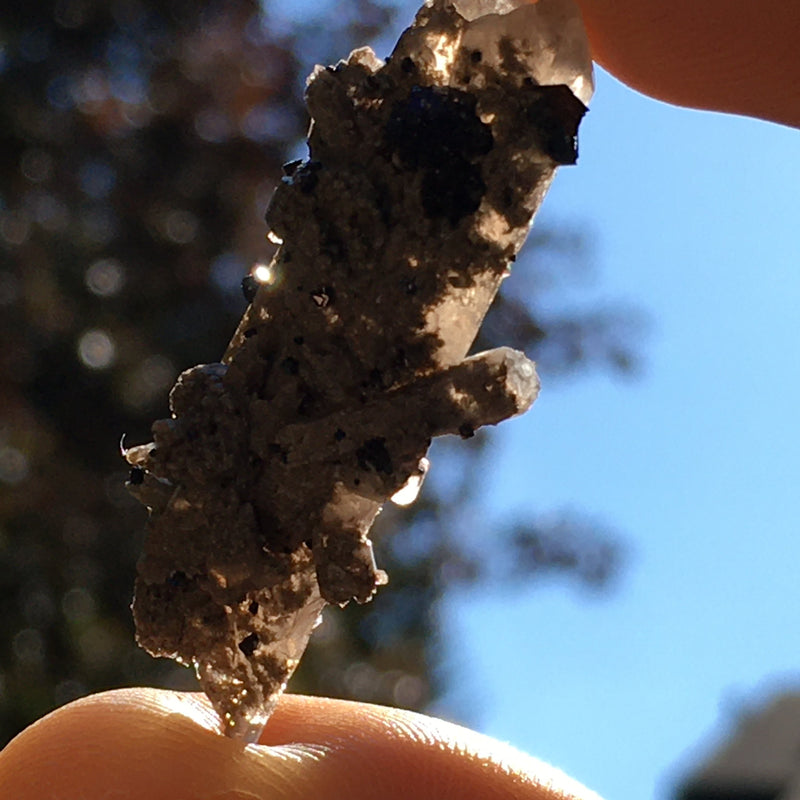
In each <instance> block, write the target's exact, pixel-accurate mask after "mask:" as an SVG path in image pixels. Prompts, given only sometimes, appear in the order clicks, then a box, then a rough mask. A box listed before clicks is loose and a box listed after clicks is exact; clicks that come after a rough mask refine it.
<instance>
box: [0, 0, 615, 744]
mask: <svg viewBox="0 0 800 800" xmlns="http://www.w3.org/2000/svg"><path fill="white" fill-rule="evenodd" d="M390 19H391V11H390V10H388V9H387V8H385V7H382V6H380V5H377V4H374V3H373V2H372V0H351V1H350V2H343V3H341V4H340V7H339V8H338V11H337V13H332V14H331V15H330V17H329V19H327V20H326V22H325V26H324V35H323V36H321V35H320V27H319V25H317V26H314V25H312V24H310V23H308V22H305V23H304V22H303V21H302V20H299V21H297V22H295V23H294V24H293V25H287V24H286V21H285V20H282V21H281V22H280V24H278V21H277V20H276V19H274V18H273V16H272V14H271V10H270V7H269V5H268V4H266V5H264V6H260V5H259V4H258V3H257V2H256V0H225V1H224V2H209V0H158V2H156V0H36V1H35V2H30V0H28V1H27V2H21V0H5V2H4V3H3V7H2V10H1V11H0V337H2V339H1V340H0V344H1V345H2V346H0V396H1V397H2V404H1V405H0V608H2V611H3V613H2V615H0V745H2V744H3V743H5V741H7V740H8V739H9V738H10V737H11V736H13V735H14V734H15V733H16V732H17V731H19V730H20V729H21V728H22V727H23V726H25V725H27V724H28V723H30V722H31V721H32V720H33V719H35V718H36V717H38V716H40V715H41V714H43V713H45V712H47V711H48V710H50V709H52V708H53V707H54V706H56V705H59V704H62V703H64V702H67V701H69V700H71V699H73V698H75V697H77V696H79V695H82V694H85V693H87V692H90V691H95V690H99V689H104V688H110V687H117V686H124V685H134V684H153V685H162V686H171V687H190V686H193V677H192V675H191V674H190V672H189V671H188V670H185V669H183V668H181V667H177V666H175V665H174V664H172V663H171V662H164V661H155V660H153V659H151V658H149V657H148V656H147V655H145V654H144V653H143V652H142V651H140V650H138V648H137V647H136V646H135V644H134V641H133V626H132V621H131V617H130V611H129V604H130V600H131V588H132V585H133V576H134V570H135V563H136V558H137V556H138V552H139V550H140V546H141V542H142V529H143V524H144V511H143V510H142V509H141V508H140V506H139V505H138V503H136V502H134V501H133V500H132V499H131V498H129V497H128V496H127V493H126V492H125V490H124V487H123V483H124V480H125V477H126V475H125V472H124V471H123V470H122V461H121V459H120V457H119V453H118V449H117V443H118V442H119V439H120V435H121V434H122V433H123V432H124V433H125V434H126V435H127V441H128V442H129V443H139V442H142V441H146V440H148V439H149V438H150V437H149V425H150V423H151V422H152V421H153V420H154V419H157V418H159V417H163V416H166V414H167V409H166V395H167V392H168V389H169V387H170V386H171V384H172V382H173V380H174V379H175V377H176V376H177V374H178V372H179V371H181V370H182V369H185V368H187V367H189V366H191V365H194V364H195V363H202V362H207V361H215V360H217V359H218V358H219V356H220V355H221V353H222V351H223V349H224V347H225V344H226V343H227V340H228V338H229V337H230V335H231V333H232V332H233V330H234V328H235V325H236V322H237V319H238V317H239V316H240V314H241V313H242V311H243V309H244V305H245V304H244V300H243V298H242V297H241V294H240V291H239V285H240V282H241V279H242V277H243V275H244V274H245V273H246V272H247V270H248V269H249V268H250V266H251V265H252V264H253V263H254V262H256V261H263V260H265V259H268V258H269V257H270V253H271V246H270V245H269V243H268V242H267V241H265V237H264V234H265V228H264V225H263V222H262V215H263V211H264V208H265V205H266V202H267V200H268V198H269V195H270V193H271V191H272V189H273V187H274V185H275V182H276V181H278V180H280V175H281V170H280V168H281V164H282V162H283V161H284V160H286V158H287V155H288V154H289V153H290V152H291V148H292V147H296V145H297V143H298V141H299V140H300V139H301V138H302V135H303V132H304V129H305V127H306V124H307V123H306V117H305V111H304V108H303V106H302V101H301V97H300V91H299V88H298V87H299V86H300V85H301V81H302V78H303V77H304V76H303V75H302V74H300V69H301V68H300V67H299V61H298V57H297V54H298V53H299V52H303V48H308V47H309V46H311V44H313V43H317V44H319V43H320V42H324V43H325V46H326V48H328V47H329V48H330V49H331V52H320V53H318V54H316V57H317V58H318V59H319V60H325V59H330V58H331V57H339V56H343V55H345V54H346V53H347V52H349V50H350V49H351V48H352V47H353V46H357V45H361V44H363V43H364V42H365V41H368V40H370V39H372V38H374V37H375V36H376V35H377V34H378V33H379V32H380V30H381V29H382V28H384V27H385V26H386V25H387V24H388V23H389V22H390ZM538 237H539V239H540V242H539V244H540V247H541V248H542V249H543V252H544V253H545V254H547V253H551V254H552V253H554V252H555V253H557V252H558V249H559V247H567V248H568V249H569V248H573V249H574V248H576V247H577V248H580V246H581V239H580V237H576V236H574V235H571V234H568V235H566V236H563V237H561V238H559V237H556V236H555V235H554V234H552V233H551V234H544V236H542V235H538ZM572 255H577V256H579V257H580V253H572ZM542 263H547V259H544V260H543V262H542ZM519 272H520V273H522V274H527V273H530V275H532V276H533V277H532V278H531V279H530V280H528V281H527V283H528V284H529V285H527V286H526V285H525V281H523V280H515V281H513V282H511V283H512V284H513V285H512V287H511V288H512V290H514V291H516V292H518V294H517V295H516V296H511V295H508V296H505V297H504V298H503V299H502V300H501V302H500V303H499V304H498V308H497V309H496V310H495V311H494V312H493V313H492V315H491V317H490V319H489V320H488V323H487V326H486V331H485V334H484V339H485V341H484V342H482V343H481V344H482V345H495V344H499V343H510V344H513V345H515V346H517V347H523V348H524V349H526V350H527V351H528V352H529V354H531V355H532V356H533V357H535V358H537V360H539V361H540V362H541V363H542V364H543V366H544V370H543V372H544V373H545V375H547V374H557V373H559V372H565V371H571V370H574V369H584V368H585V367H586V366H587V365H589V364H591V363H593V362H594V363H601V364H608V365H610V366H612V367H613V368H616V369H621V370H627V369H629V368H630V367H631V354H630V352H629V348H628V342H629V340H630V337H629V334H628V332H627V331H626V329H625V324H624V323H625V319H624V318H623V317H621V316H620V315H618V314H616V313H607V312H593V313H590V314H588V315H580V314H575V313H565V314H563V315H562V316H559V315H552V314H551V315H547V314H543V313H537V312H536V303H537V302H538V299H539V298H540V297H541V294H542V285H543V284H545V283H546V282H547V280H551V279H553V276H552V275H550V276H549V277H548V275H547V270H546V269H545V270H544V271H543V270H542V269H538V271H537V268H532V269H528V268H526V269H524V270H523V269H520V270H519ZM522 292H525V296H524V298H523V295H522V294H521V293H522ZM488 441H490V439H489V438H487V437H485V436H478V437H476V440H475V443H476V444H475V446H468V445H460V446H459V447H458V449H457V451H456V450H455V449H452V448H449V447H447V446H446V445H445V446H444V447H442V448H440V456H439V460H438V463H437V464H436V469H437V471H438V472H439V474H440V475H441V476H442V480H441V481H439V482H434V483H435V485H434V486H433V487H432V488H429V489H428V490H427V491H426V492H423V495H422V498H421V499H420V500H419V501H418V503H417V504H416V505H415V506H413V507H412V508H411V509H409V510H403V511H402V512H401V511H399V510H397V509H392V510H391V511H389V510H387V512H386V513H385V514H384V515H383V516H382V518H381V520H380V526H379V531H380V533H379V552H378V556H379V559H380V564H381V566H383V567H385V568H387V569H388V570H389V573H390V575H391V584H390V586H389V587H387V588H386V589H384V590H383V591H382V592H380V593H379V597H378V599H377V600H376V601H375V602H373V603H372V604H370V605H367V606H364V607H361V608H357V607H351V608H349V609H348V610H347V611H344V612H341V611H337V610H335V609H334V613H331V614H328V615H327V616H326V619H325V622H324V624H323V625H322V626H321V628H320V629H319V630H318V632H317V634H315V638H314V641H313V644H312V646H311V648H310V652H309V654H308V657H307V659H306V660H305V662H304V663H303V666H302V668H301V670H300V672H299V673H298V675H297V677H296V680H295V683H294V687H295V688H296V689H299V690H305V691H310V692H324V693H326V694H330V695H334V696H344V697H357V698H362V699H366V700H374V701H377V702H384V703H391V704H399V705H403V706H407V707H410V708H423V707H425V705H426V704H428V703H429V702H430V701H431V700H432V699H433V698H435V697H436V696H437V694H438V693H439V692H440V691H441V689H442V687H441V686H439V685H438V683H437V679H436V678H435V676H436V671H435V670H434V669H433V667H434V665H435V664H436V661H437V658H438V655H437V652H438V651H437V646H438V645H437V638H436V635H435V634H436V620H435V614H436V608H437V598H440V597H441V595H442V593H443V592H444V591H446V589H447V588H448V586H452V585H453V584H454V583H474V582H479V581H483V582H507V581H508V580H509V577H511V578H513V579H519V580H529V579H531V578H532V577H537V576H541V575H542V574H544V573H551V572H560V573H564V574H567V575H569V576H571V577H573V578H575V579H577V580H579V581H581V582H583V583H585V584H587V585H590V586H595V587H601V586H603V585H604V584H605V582H606V581H607V579H608V577H609V575H610V574H611V572H612V571H613V569H614V565H615V563H616V561H615V557H616V546H615V544H614V540H613V538H609V537H607V536H605V535H603V534H602V533H601V532H599V531H598V530H597V529H596V528H594V527H593V526H591V525H588V526H586V525H584V526H582V525H581V524H580V521H578V523H577V524H576V522H575V520H570V519H565V520H562V521H561V522H559V523H558V524H556V525H553V524H552V523H550V524H538V523H537V522H535V521H534V522H531V521H530V520H528V521H521V522H520V523H518V524H516V525H515V526H513V527H512V528H511V529H508V530H506V529H504V528H501V529H499V530H494V531H493V532H492V536H493V537H506V540H507V547H506V552H507V553H508V554H509V555H508V562H507V563H505V564H502V563H499V561H497V560H492V559H489V560H488V561H487V560H486V556H485V553H480V552H477V551H474V550H473V551H471V550H470V546H469V542H470V541H474V537H472V538H471V537H470V536H469V535H466V534H465V530H464V526H465V519H466V517H465V514H464V509H465V508H474V504H475V502H476V501H475V498H474V496H475V486H476V474H477V473H478V471H479V470H480V468H481V467H480V465H481V463H482V462H483V460H485V459H486V457H487V455H486V453H487V447H486V446H485V445H486V443H487V442H488ZM467 533H468V532H467Z"/></svg>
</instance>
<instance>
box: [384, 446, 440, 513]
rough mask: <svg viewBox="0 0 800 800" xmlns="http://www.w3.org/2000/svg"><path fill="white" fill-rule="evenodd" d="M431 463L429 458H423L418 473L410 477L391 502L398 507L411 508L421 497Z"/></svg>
mask: <svg viewBox="0 0 800 800" xmlns="http://www.w3.org/2000/svg"><path fill="white" fill-rule="evenodd" d="M430 465H431V462H430V461H428V459H427V458H423V459H422V460H421V461H420V462H419V467H418V471H417V472H415V473H414V474H413V475H411V476H410V477H409V479H408V480H407V481H406V482H405V483H404V484H403V485H402V486H401V487H400V488H399V489H398V490H397V491H396V492H395V493H394V494H393V495H392V497H391V501H392V502H393V503H394V504H395V505H396V506H410V505H411V504H412V503H413V502H414V501H415V500H416V499H417V496H418V495H419V490H420V489H421V488H422V482H423V481H424V480H425V476H426V475H427V473H428V469H429V468H430Z"/></svg>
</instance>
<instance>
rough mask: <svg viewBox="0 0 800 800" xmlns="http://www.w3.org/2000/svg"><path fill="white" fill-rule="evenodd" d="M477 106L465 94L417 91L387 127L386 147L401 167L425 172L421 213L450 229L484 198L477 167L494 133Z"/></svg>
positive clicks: (450, 90)
mask: <svg viewBox="0 0 800 800" xmlns="http://www.w3.org/2000/svg"><path fill="white" fill-rule="evenodd" d="M475 106H476V99H475V96H474V95H472V94H470V93H469V92H463V91H461V90H460V89H453V88H450V87H441V86H415V87H413V88H412V90H411V92H410V93H409V96H408V98H407V99H406V100H404V101H402V102H400V103H397V104H396V105H395V107H394V108H393V109H392V112H391V115H390V117H389V121H388V122H387V124H386V130H385V137H386V143H387V145H388V147H389V149H390V151H391V152H392V153H393V154H394V155H396V156H397V158H398V160H399V161H400V164H401V165H402V166H403V167H404V168H405V169H409V170H422V171H423V177H422V197H421V201H422V207H423V209H424V211H425V213H426V214H427V215H428V216H429V217H434V218H435V217H444V218H445V219H447V220H449V221H450V222H451V223H452V224H453V225H455V224H456V223H457V222H458V221H459V220H460V219H461V218H462V217H465V216H466V215H467V214H472V213H473V212H475V211H477V210H478V207H479V206H480V204H481V199H482V198H483V195H484V193H485V192H486V184H485V183H484V181H483V178H482V177H481V163H480V161H481V158H482V156H485V155H486V154H487V153H488V152H489V151H490V150H491V149H492V144H493V139H492V131H491V128H490V127H489V126H488V125H486V124H485V123H484V122H481V120H480V119H479V117H478V115H477V113H476V111H475Z"/></svg>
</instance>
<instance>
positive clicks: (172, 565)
mask: <svg viewBox="0 0 800 800" xmlns="http://www.w3.org/2000/svg"><path fill="white" fill-rule="evenodd" d="M494 11H501V12H503V13H502V14H497V13H493V12H494ZM591 82H592V79H591V62H590V60H589V56H588V49H587V46H586V41H585V38H584V35H583V32H582V28H581V25H580V18H579V14H578V11H577V9H576V7H575V6H574V4H573V3H572V2H565V0H540V1H539V2H538V3H536V4H530V3H525V4H520V3H519V2H513V1H509V0H499V2H490V1H489V0H459V2H457V3H456V4H455V6H453V5H450V4H448V3H446V2H443V0H434V2H432V3H431V4H430V5H427V6H424V7H423V8H422V9H421V10H420V11H419V13H418V15H417V18H416V20H415V22H414V24H413V25H412V26H411V27H410V28H409V29H408V30H407V31H405V32H404V33H403V35H402V37H401V38H400V40H399V42H398V44H397V46H396V48H395V51H394V53H393V54H392V56H391V58H390V59H388V60H387V61H386V63H383V62H381V61H380V60H378V59H377V58H376V57H375V55H374V54H373V53H372V51H371V50H369V49H366V48H364V49H360V50H356V51H355V52H353V53H352V54H351V55H350V57H349V58H348V59H347V61H344V62H340V63H339V64H337V65H336V66H335V67H327V68H321V67H318V68H317V69H316V71H315V72H314V74H313V75H312V76H311V78H310V79H309V83H308V92H307V99H308V107H309V110H310V113H311V116H312V117H313V124H312V128H311V132H310V135H309V153H310V155H309V158H308V159H307V160H305V161H303V162H298V163H293V164H288V165H287V166H286V177H285V179H284V181H283V183H282V184H281V185H280V186H279V188H278V189H277V191H276V192H275V195H274V197H273V199H272V202H271V204H270V206H269V209H268V211H267V223H268V224H269V226H270V229H271V232H272V233H271V235H272V237H273V238H274V239H276V240H277V239H280V240H282V242H283V244H282V246H281V247H280V249H279V251H278V253H277V254H276V256H275V259H274V261H273V263H272V264H271V265H270V267H269V269H264V268H262V269H261V271H260V272H259V273H258V274H256V275H254V276H253V278H251V279H250V280H249V281H248V286H247V289H248V291H249V293H250V298H249V299H250V300H251V304H250V306H249V308H248V310H247V312H246V313H245V315H244V318H243V319H242V321H241V324H240V326H239V328H238V330H237V331H236V334H235V335H234V337H233V339H232V341H231V343H230V345H229V347H228V349H227V351H226V353H225V355H224V357H223V359H222V362H221V363H218V364H207V365H203V366H199V367H195V368H193V369H190V370H187V371H186V372H184V373H183V374H182V375H181V376H180V378H179V379H178V381H177V383H176V384H175V387H174V388H173V390H172V393H171V395H170V408H171V411H172V417H171V418H170V419H166V420H159V421H158V422H156V423H154V425H153V442H152V443H150V444H147V445H141V446H139V447H134V448H131V449H129V450H127V451H125V455H126V458H127V459H128V461H129V463H130V464H131V465H132V467H133V469H132V472H131V479H130V482H129V485H130V488H131V490H132V491H133V492H134V493H135V494H136V495H137V496H138V497H139V498H140V499H141V501H142V502H143V503H145V504H146V505H147V506H148V507H149V509H150V519H149V523H148V535H147V541H146V544H145V551H144V554H143V556H142V558H141V560H140V562H139V574H138V578H137V581H136V590H135V599H134V605H133V611H134V616H135V620H136V627H137V638H138V641H139V643H140V644H141V646H142V647H144V648H145V649H146V650H148V651H149V652H150V653H152V654H153V655H156V656H167V657H170V658H174V659H177V660H178V661H181V662H182V663H186V664H193V665H194V666H195V668H196V670H197V674H198V676H199V678H200V681H201V684H202V686H203V689H204V690H205V692H206V693H207V694H208V696H209V698H210V699H211V701H212V703H213V704H214V707H215V708H216V709H217V711H218V712H219V714H220V717H221V720H222V728H223V730H224V731H225V733H227V734H229V735H233V736H236V737H240V738H242V739H243V740H245V741H255V740H257V738H258V736H259V734H260V731H261V729H262V727H263V725H264V723H265V722H266V720H267V718H268V716H269V714H270V713H271V711H272V709H273V708H274V706H275V704H276V702H277V700H278V698H279V696H280V693H281V692H282V690H283V689H284V687H285V686H286V682H287V680H288V679H289V677H290V675H291V674H292V671H293V670H294V668H295V666H296V665H297V663H298V660H299V659H300V656H301V655H302V653H303V650H304V648H305V646H306V643H307V641H308V637H309V635H310V634H311V631H312V630H313V628H314V626H315V625H316V624H317V621H318V619H319V615H320V612H321V611H322V609H323V607H324V606H325V604H326V603H333V604H339V605H344V604H345V603H347V602H348V601H349V600H356V601H357V602H359V603H363V602H365V601H367V600H369V599H370V597H371V596H372V595H373V593H374V592H375V589H376V587H377V586H379V585H380V584H382V583H384V582H385V581H386V576H385V574H384V573H383V572H382V571H381V570H379V569H377V567H376V565H375V561H374V558H373V554H372V545H371V542H370V540H369V529H370V526H371V525H372V522H373V520H374V519H375V517H376V515H377V514H378V512H379V510H380V508H381V505H382V504H383V503H384V502H385V501H386V500H387V499H388V498H390V497H392V496H393V495H395V494H396V493H397V492H398V490H400V489H401V488H402V487H403V486H404V485H405V484H406V483H407V482H409V481H412V482H414V481H417V482H418V481H419V477H420V474H421V472H422V471H424V468H425V465H426V463H427V462H426V461H425V460H424V456H425V453H426V451H427V449H428V445H429V444H430V440H431V437H433V436H439V435H442V434H446V433H461V434H462V435H468V434H465V431H469V432H470V433H471V431H473V430H474V429H476V428H478V427H480V426H481V425H486V424H493V423H496V422H499V421H500V420H502V419H505V418H507V417H509V416H512V415H514V414H518V413H521V412H523V411H525V410H526V409H527V408H528V407H529V406H530V405H531V403H532V402H533V401H534V399H535V397H536V394H537V391H538V379H537V377H536V372H535V369H534V366H533V364H532V363H531V362H530V361H528V360H527V359H526V358H525V356H524V355H523V354H521V353H518V352H515V351H512V350H509V349H507V348H500V349H498V350H493V351H490V352H488V353H482V354H478V355H476V356H472V357H470V358H466V359H465V356H466V353H467V350H468V348H469V346H470V345H471V343H472V341H473V339H474V337H475V335H476V333H477V330H478V326H479V325H480V323H481V320H482V319H483V316H484V314H485V313H486V310H487V309H488V307H489V304H490V303H491V301H492V298H493V297H494V295H495V293H496V292H497V289H498V287H499V286H500V283H501V281H502V280H503V279H504V277H506V275H507V274H508V267H509V263H510V262H511V261H513V259H514V257H515V255H516V253H517V251H518V249H519V247H520V246H521V244H522V242H523V241H524V239H525V236H526V234H527V231H528V228H529V226H530V223H531V219H532V216H533V213H534V212H535V210H536V209H537V207H538V205H539V203H540V202H541V199H542V197H543V195H544V193H545V191H546V189H547V187H548V185H549V183H550V181H551V179H552V177H553V174H554V172H555V169H556V167H557V166H558V165H559V164H572V163H574V162H575V160H576V157H577V151H576V134H577V129H578V123H579V121H580V119H581V117H582V116H583V114H584V112H585V106H584V102H585V101H588V98H589V95H590V93H591Z"/></svg>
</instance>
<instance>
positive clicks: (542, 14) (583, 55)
mask: <svg viewBox="0 0 800 800" xmlns="http://www.w3.org/2000/svg"><path fill="white" fill-rule="evenodd" d="M453 5H454V6H455V8H456V10H457V11H458V13H459V14H461V16H462V17H464V18H465V19H466V20H468V21H470V22H471V23H472V25H471V26H470V27H469V29H468V31H467V32H466V33H465V35H464V38H463V45H464V46H465V47H468V48H470V49H471V50H473V51H478V52H480V53H481V56H482V59H483V60H484V61H488V62H490V63H493V64H496V65H497V66H501V58H502V52H501V49H502V47H503V46H504V45H503V43H504V42H508V41H511V42H514V43H515V45H516V48H517V51H518V53H520V54H522V56H523V59H524V61H525V62H526V63H527V66H528V74H529V75H530V76H531V77H532V78H534V79H535V80H536V82H537V83H539V84H540V85H542V86H557V85H558V84H565V85H566V86H569V88H570V89H571V91H572V93H573V94H574V95H575V97H577V98H578V99H579V100H580V101H581V102H582V103H583V104H584V105H587V106H588V105H589V100H591V98H592V94H593V92H594V77H593V68H592V58H591V55H590V52H589V40H588V38H587V37H586V29H585V28H584V26H583V19H582V17H581V11H580V8H579V7H578V5H577V3H575V2H574V0H538V2H535V1H533V2H532V0H453Z"/></svg>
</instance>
